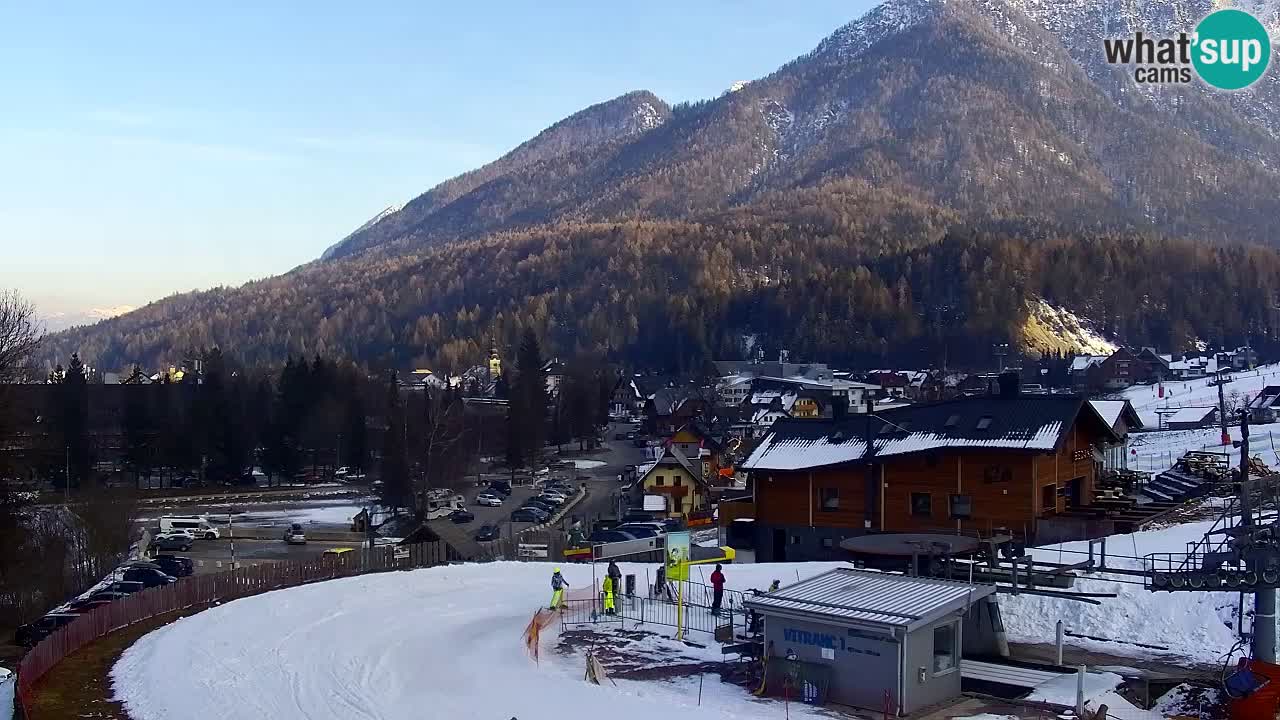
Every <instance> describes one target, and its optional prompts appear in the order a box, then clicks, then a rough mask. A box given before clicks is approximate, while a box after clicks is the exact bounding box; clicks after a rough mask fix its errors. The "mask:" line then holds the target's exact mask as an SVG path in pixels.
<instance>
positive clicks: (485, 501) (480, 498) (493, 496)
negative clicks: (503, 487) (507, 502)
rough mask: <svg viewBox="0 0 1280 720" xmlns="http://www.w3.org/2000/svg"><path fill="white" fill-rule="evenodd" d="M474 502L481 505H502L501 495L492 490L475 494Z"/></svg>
mask: <svg viewBox="0 0 1280 720" xmlns="http://www.w3.org/2000/svg"><path fill="white" fill-rule="evenodd" d="M476 504H477V505H480V506H483V507H502V496H501V495H498V494H497V493H494V492H482V493H480V494H479V495H477V496H476Z"/></svg>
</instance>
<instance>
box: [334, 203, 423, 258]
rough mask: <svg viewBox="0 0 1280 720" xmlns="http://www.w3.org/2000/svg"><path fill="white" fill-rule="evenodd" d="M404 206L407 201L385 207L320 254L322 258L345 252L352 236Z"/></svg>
mask: <svg viewBox="0 0 1280 720" xmlns="http://www.w3.org/2000/svg"><path fill="white" fill-rule="evenodd" d="M404 206H405V203H400V204H399V205H388V206H387V207H385V208H383V210H382V212H379V213H378V214H377V215H374V216H373V217H371V218H369V219H368V220H366V221H365V223H364V224H363V225H361V226H360V227H358V228H356V229H355V230H353V231H352V232H351V234H350V235H347V236H346V237H344V238H342V239H341V240H339V241H338V242H336V243H334V244H333V245H330V246H329V248H328V249H327V250H325V251H324V253H323V254H322V255H321V256H320V259H321V260H332V259H333V258H335V257H337V256H338V255H339V254H340V253H342V252H344V248H346V247H347V244H348V243H350V242H352V238H354V237H356V236H357V235H361V234H363V233H366V232H368V231H369V229H370V228H372V227H373V226H374V225H377V224H378V223H380V222H382V221H383V220H385V219H386V218H387V216H389V215H393V214H395V213H398V212H400V211H401V210H402V209H404Z"/></svg>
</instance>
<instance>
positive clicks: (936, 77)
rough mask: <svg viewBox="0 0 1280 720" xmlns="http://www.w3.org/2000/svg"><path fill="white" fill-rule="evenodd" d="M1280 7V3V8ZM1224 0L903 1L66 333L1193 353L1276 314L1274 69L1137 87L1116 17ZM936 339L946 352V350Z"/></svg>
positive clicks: (424, 348)
mask: <svg viewBox="0 0 1280 720" xmlns="http://www.w3.org/2000/svg"><path fill="white" fill-rule="evenodd" d="M1278 1H1280V0H1266V1H1265V2H1256V3H1254V5H1253V7H1254V8H1255V9H1256V10H1258V12H1259V14H1260V16H1262V17H1264V19H1266V20H1267V22H1268V23H1270V24H1271V27H1276V26H1277V23H1276V18H1277V13H1276V10H1275V3H1276V2H1278ZM1212 7H1213V6H1212V5H1211V2H1210V0H1154V1H1151V2H1141V1H1139V0H1103V1H1102V2H1097V3H1080V2H1077V1H1076V0H949V1H948V0H890V2H887V3H885V4H883V5H881V6H879V7H878V8H876V9H875V10H873V11H872V12H870V13H868V14H867V15H865V16H864V17H862V18H860V19H858V20H856V21H854V22H852V23H850V24H848V25H846V26H844V27H842V28H840V29H838V30H837V31H836V32H835V33H833V34H832V35H831V36H829V37H828V38H826V39H825V40H823V41H822V42H821V43H820V44H819V45H818V46H817V47H816V48H815V49H814V50H813V51H812V52H810V53H808V54H806V55H804V56H802V57H800V58H797V59H796V60H794V61H792V62H791V63H788V64H787V65H785V66H783V67H782V68H780V69H778V70H777V71H776V72H774V73H773V74H771V75H769V76H767V77H764V78H761V79H758V80H755V81H752V82H747V83H742V84H735V87H734V88H733V89H731V90H730V91H727V92H726V93H724V94H723V95H721V96H719V97H717V98H714V99H711V100H706V101H701V102H697V103H685V104H679V105H675V106H670V107H669V106H668V105H666V104H665V103H663V102H662V101H661V100H659V99H658V98H657V97H655V96H653V95H652V94H651V93H647V92H635V93H630V94H628V95H624V96H621V97H619V98H616V99H614V100H610V101H608V102H605V103H601V104H599V105H595V106H592V107H590V108H587V109H586V110H583V111H581V112H579V113H576V114H574V115H572V116H570V117H568V118H566V119H565V120H562V121H561V122H559V123H557V124H555V125H553V126H551V127H550V128H548V129H547V130H545V131H543V132H542V133H540V134H539V135H537V136H536V137H534V138H533V139H531V140H529V141H528V142H526V143H524V144H522V145H520V146H519V147H517V148H516V149H515V150H513V151H512V152H510V153H508V154H507V155H505V156H504V157H502V158H500V159H498V160H496V161H494V162H493V163H490V164H489V165H486V166H484V167H482V168H479V169H477V170H475V171H473V172H470V173H467V174H464V175H461V176H459V177H457V178H454V179H452V180H449V181H447V182H445V183H442V184H440V185H439V186H437V187H435V188H432V189H431V190H429V191H428V192H426V193H424V194H423V195H421V196H419V197H417V198H415V199H413V200H412V201H410V202H409V203H407V204H405V205H404V207H403V208H400V209H398V210H395V211H393V212H390V213H389V214H380V215H379V216H378V217H375V218H374V219H373V220H371V221H370V222H369V223H366V224H365V226H362V227H361V228H360V229H359V230H357V231H356V232H354V233H352V235H351V236H349V237H348V238H346V239H345V240H344V241H342V242H341V243H339V244H338V245H337V246H335V247H334V248H331V249H330V250H329V251H327V252H326V253H325V256H324V257H325V259H324V260H323V261H321V262H313V263H308V264H307V265H304V266H303V267H301V268H298V269H296V270H294V271H292V272H290V273H288V274H285V275H283V276H280V277H277V278H271V279H268V280H264V281H260V282H255V283H249V284H247V285H245V286H243V287H240V288H228V289H218V290H213V291H209V292H204V293H193V294H186V295H180V296H175V297H173V298H168V299H166V300H164V301H161V302H158V303H153V304H152V305H150V306H147V307H146V308H143V309H141V310H139V311H137V312H134V313H130V314H128V315H126V316H123V317H120V318H116V319H113V320H110V321H106V322H103V323H100V324H99V325H96V326H94V327H92V328H87V329H80V330H75V331H72V332H69V333H65V334H62V335H59V336H57V337H56V338H54V339H53V341H52V342H51V343H49V345H48V348H49V359H53V358H56V357H62V356H65V355H66V354H68V353H69V351H70V350H72V349H78V350H81V351H82V354H83V355H84V356H86V357H88V358H93V359H95V360H96V364H97V365H98V366H100V367H113V366H115V365H123V364H127V363H130V362H134V361H140V362H145V363H151V362H158V361H161V360H162V359H165V360H167V359H170V358H172V357H175V356H181V354H182V353H185V352H188V351H189V350H190V349H192V348H198V347H201V346H214V345H218V346H221V347H223V348H224V349H226V350H229V351H231V352H235V353H237V354H239V355H241V356H242V357H244V358H246V359H248V360H250V361H253V362H275V361H281V360H282V359H283V358H284V356H285V355H288V354H290V353H295V354H296V353H307V354H310V353H314V352H320V353H341V354H344V355H348V356H351V357H354V358H356V359H358V360H360V361H363V362H365V363H367V364H369V365H386V366H394V365H402V364H404V363H408V362H410V361H412V362H422V363H430V365H429V366H432V367H436V366H450V367H452V366H457V365H459V364H463V363H466V362H473V361H475V360H476V359H478V358H479V357H481V355H482V352H483V349H485V348H488V347H489V346H491V345H498V346H506V345H507V344H508V343H509V342H510V341H511V340H512V338H514V337H515V335H513V333H517V332H518V331H519V330H520V329H522V328H523V327H526V326H534V327H536V328H537V329H538V331H539V333H540V334H541V335H542V336H543V337H544V338H546V340H547V341H548V343H549V344H550V345H551V346H552V347H553V348H554V349H555V350H556V351H560V352H565V353H570V352H573V351H575V350H602V351H606V352H609V353H610V354H612V355H613V356H614V357H615V358H616V359H619V360H623V361H628V362H633V363H636V364H647V365H654V366H659V365H660V366H664V367H690V366H693V365H696V363H698V362H699V359H700V358H701V359H705V357H706V356H709V355H713V354H727V353H734V352H737V351H738V350H737V349H738V348H740V347H741V337H742V335H743V334H753V335H758V336H759V341H760V342H761V343H763V344H765V345H766V346H768V347H787V348H789V349H792V350H793V351H794V352H796V353H798V354H803V355H809V356H821V357H828V358H831V359H840V360H843V361H848V362H855V361H862V360H866V361H873V360H877V359H878V360H888V359H891V358H916V359H915V360H912V362H919V363H925V362H941V361H943V360H944V359H949V360H950V361H952V362H957V361H959V357H961V356H963V355H965V354H972V353H978V354H979V355H980V354H981V352H982V351H981V350H980V349H981V348H983V347H989V345H986V343H988V342H989V341H1000V340H1003V341H1016V340H1017V338H1019V337H1022V336H1023V335H1024V331H1025V327H1026V325H1027V321H1028V320H1029V319H1031V320H1035V318H1033V317H1031V316H1030V313H1032V312H1033V311H1034V309H1035V308H1037V307H1039V305H1038V304H1039V303H1040V302H1041V301H1042V300H1043V301H1044V302H1047V303H1050V304H1051V305H1052V306H1053V307H1054V308H1059V309H1061V310H1062V311H1066V312H1070V313H1074V314H1075V315H1078V316H1079V317H1080V318H1082V319H1084V320H1087V321H1088V322H1089V324H1090V326H1091V327H1093V328H1095V329H1096V330H1097V331H1098V332H1101V333H1103V334H1104V335H1105V336H1106V337H1108V338H1116V339H1118V340H1121V341H1124V342H1138V343H1143V344H1155V345H1160V346H1162V347H1165V348H1167V349H1170V350H1177V349H1179V348H1180V347H1181V346H1182V345H1185V344H1186V343H1189V342H1190V341H1191V340H1192V339H1194V338H1209V339H1212V340H1214V341H1217V342H1223V343H1229V342H1245V341H1246V339H1252V340H1253V341H1254V342H1255V343H1265V342H1269V341H1270V340H1269V339H1270V338H1272V337H1274V336H1275V334H1276V326H1277V324H1280V321H1278V320H1277V318H1276V313H1274V311H1273V310H1272V309H1271V308H1273V307H1274V306H1275V293H1276V292H1280V254H1277V252H1276V251H1275V250H1273V249H1267V248H1263V247H1245V246H1241V245H1240V244H1239V241H1246V242H1251V243H1256V244H1259V245H1267V244H1272V243H1275V242H1276V240H1275V237H1274V236H1273V233H1272V232H1271V230H1270V226H1271V218H1273V217H1276V216H1277V214H1278V213H1280V175H1277V172H1276V170H1275V168H1280V142H1277V132H1280V130H1278V129H1277V122H1280V121H1278V120H1277V119H1276V116H1275V114H1274V113H1273V112H1272V110H1273V108H1276V107H1277V106H1278V103H1277V98H1278V97H1280V94H1278V93H1280V91H1278V90H1277V87H1278V86H1277V81H1276V78H1277V74H1278V73H1280V71H1276V70H1274V69H1273V71H1272V72H1270V73H1269V74H1268V75H1267V76H1266V77H1265V79H1264V80H1263V81H1261V82H1259V83H1258V84H1257V85H1256V86H1255V87H1254V88H1251V89H1250V90H1248V91H1244V92H1237V93H1219V92H1214V91H1211V90H1209V89H1207V88H1205V87H1202V86H1200V85H1199V84H1193V85H1191V86H1187V87H1173V86H1166V87H1160V88H1147V87H1138V86H1137V85H1135V84H1134V83H1133V82H1132V80H1131V79H1130V78H1129V76H1128V74H1127V73H1128V72H1129V71H1128V70H1125V69H1122V68H1113V67H1111V66H1109V65H1106V63H1105V61H1104V60H1103V59H1102V57H1101V56H1102V48H1101V39H1102V38H1103V37H1106V36H1110V35H1123V34H1124V33H1126V32H1129V31H1131V30H1134V29H1148V30H1152V31H1153V32H1166V31H1170V32H1171V31H1172V30H1174V29H1181V28H1188V29H1189V28H1190V27H1191V26H1192V25H1194V22H1195V19H1197V18H1199V17H1201V16H1202V15H1204V14H1205V13H1207V12H1208V11H1209V10H1211V9H1212ZM920 358H924V359H923V360H922V359H920Z"/></svg>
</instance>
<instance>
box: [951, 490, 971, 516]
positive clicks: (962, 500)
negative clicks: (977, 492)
mask: <svg viewBox="0 0 1280 720" xmlns="http://www.w3.org/2000/svg"><path fill="white" fill-rule="evenodd" d="M972 514H973V496H972V495H952V496H951V517H953V518H956V519H964V518H967V517H970V516H971V515H972Z"/></svg>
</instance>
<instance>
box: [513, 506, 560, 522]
mask: <svg viewBox="0 0 1280 720" xmlns="http://www.w3.org/2000/svg"><path fill="white" fill-rule="evenodd" d="M550 519H551V513H548V512H547V511H546V510H543V509H542V508H539V507H534V506H532V505H526V506H524V507H522V508H520V509H518V510H516V511H515V512H513V513H511V522H527V523H542V522H546V521H547V520H550Z"/></svg>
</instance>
